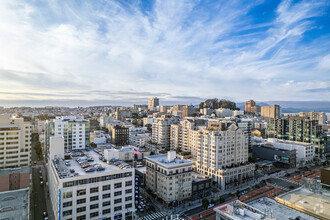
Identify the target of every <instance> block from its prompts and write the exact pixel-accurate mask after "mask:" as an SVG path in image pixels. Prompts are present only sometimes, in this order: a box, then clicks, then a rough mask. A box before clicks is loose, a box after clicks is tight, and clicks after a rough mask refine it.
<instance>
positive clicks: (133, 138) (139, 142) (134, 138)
mask: <svg viewBox="0 0 330 220" xmlns="http://www.w3.org/2000/svg"><path fill="white" fill-rule="evenodd" d="M150 140H151V134H150V133H141V134H138V133H133V134H131V133H130V134H129V144H131V145H133V146H136V147H143V146H145V145H146V144H147V143H148V142H149V141H150Z"/></svg>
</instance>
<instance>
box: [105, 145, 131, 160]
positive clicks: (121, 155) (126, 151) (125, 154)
mask: <svg viewBox="0 0 330 220" xmlns="http://www.w3.org/2000/svg"><path fill="white" fill-rule="evenodd" d="M104 158H105V159H106V160H107V161H110V160H112V159H116V160H124V161H127V160H134V148H133V147H122V148H121V149H114V148H112V149H104Z"/></svg>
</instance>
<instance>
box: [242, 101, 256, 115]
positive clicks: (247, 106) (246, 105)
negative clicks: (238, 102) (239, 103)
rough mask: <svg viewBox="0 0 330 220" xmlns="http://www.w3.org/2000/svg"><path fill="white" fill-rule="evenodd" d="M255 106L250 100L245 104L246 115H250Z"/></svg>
mask: <svg viewBox="0 0 330 220" xmlns="http://www.w3.org/2000/svg"><path fill="white" fill-rule="evenodd" d="M254 106H256V102H255V101H253V100H252V99H251V100H249V101H247V102H245V112H246V113H251V112H252V107H254Z"/></svg>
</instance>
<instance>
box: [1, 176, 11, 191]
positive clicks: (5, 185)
mask: <svg viewBox="0 0 330 220" xmlns="http://www.w3.org/2000/svg"><path fill="white" fill-rule="evenodd" d="M8 190H9V175H7V176H0V192H4V191H8Z"/></svg>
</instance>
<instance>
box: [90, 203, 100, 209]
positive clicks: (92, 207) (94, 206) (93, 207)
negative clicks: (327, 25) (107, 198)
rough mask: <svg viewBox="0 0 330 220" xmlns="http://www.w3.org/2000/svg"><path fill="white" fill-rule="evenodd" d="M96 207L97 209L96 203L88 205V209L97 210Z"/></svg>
mask: <svg viewBox="0 0 330 220" xmlns="http://www.w3.org/2000/svg"><path fill="white" fill-rule="evenodd" d="M98 207H99V204H98V203H96V204H93V205H90V206H89V209H97V208H98Z"/></svg>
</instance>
